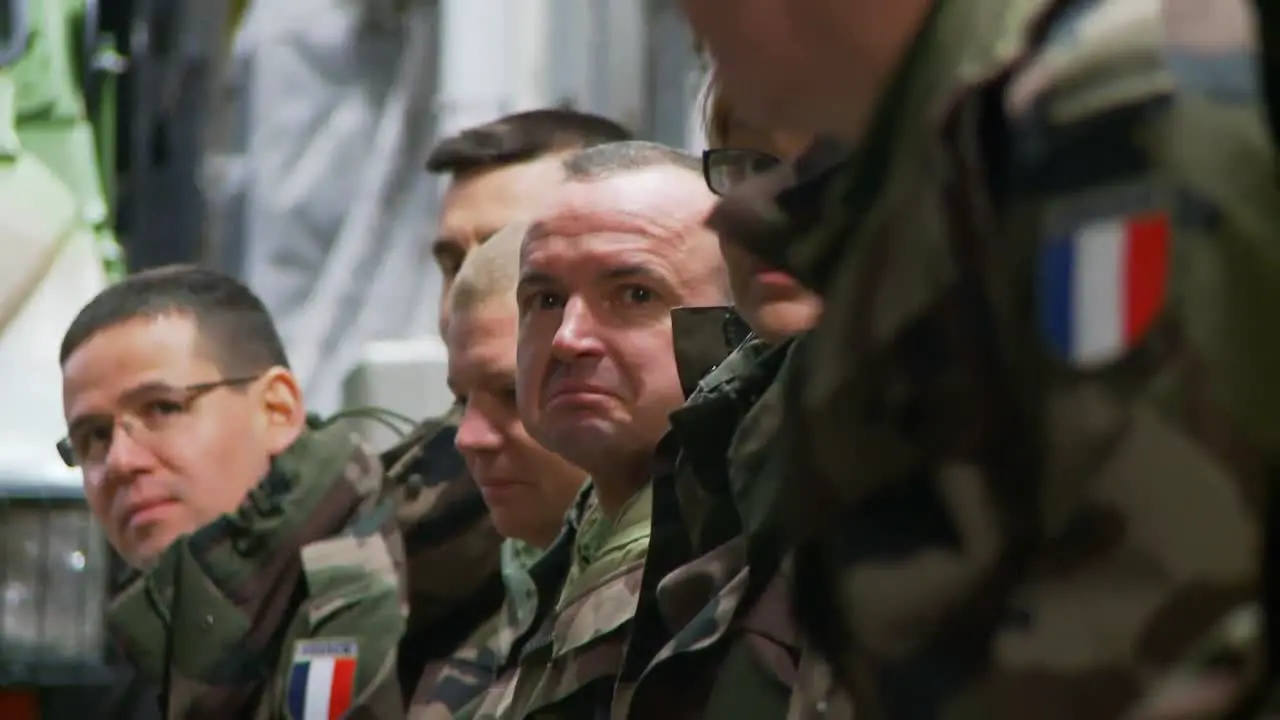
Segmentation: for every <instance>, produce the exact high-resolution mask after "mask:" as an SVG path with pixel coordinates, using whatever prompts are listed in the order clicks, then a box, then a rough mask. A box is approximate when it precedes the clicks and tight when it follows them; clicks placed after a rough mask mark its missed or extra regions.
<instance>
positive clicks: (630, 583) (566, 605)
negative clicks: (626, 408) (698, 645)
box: [471, 482, 652, 720]
mask: <svg viewBox="0 0 1280 720" xmlns="http://www.w3.org/2000/svg"><path fill="white" fill-rule="evenodd" d="M651 499H652V494H651V491H650V489H649V487H648V486H646V487H645V489H643V490H641V491H640V492H639V493H637V494H636V496H635V497H633V498H632V499H631V500H630V501H629V502H628V503H627V505H625V506H624V507H623V508H622V509H621V510H620V511H619V514H618V517H617V518H616V519H613V520H611V519H609V518H607V517H605V516H604V514H603V512H601V510H600V508H599V505H598V504H597V503H596V499H595V492H594V490H593V486H592V484H591V483H590V482H588V483H586V485H585V486H584V487H583V490H582V492H581V494H580V495H579V497H578V500H577V501H576V502H575V503H574V506H573V508H572V509H571V510H570V512H569V516H568V518H567V519H566V521H565V527H564V529H563V531H562V532H561V534H560V537H558V538H557V539H556V541H555V542H554V543H553V544H552V545H551V547H549V548H548V549H547V551H546V552H545V553H544V554H543V556H542V557H541V558H540V559H539V560H538V562H537V563H535V564H534V565H533V567H532V568H530V571H529V573H530V576H531V577H532V578H533V582H534V587H535V588H536V590H537V600H536V609H535V611H534V613H533V617H532V620H531V622H530V624H529V629H528V630H527V631H526V632H524V633H523V634H521V635H520V637H518V638H517V639H516V640H515V642H514V643H513V645H512V646H511V648H510V651H509V653H508V657H507V658H506V659H505V662H503V664H502V666H501V670H500V671H499V676H498V679H497V680H496V681H495V682H494V683H493V685H492V686H490V688H489V689H488V690H487V691H486V692H485V694H484V697H483V698H482V699H481V701H480V702H479V703H478V704H477V706H476V708H475V711H474V712H473V713H472V714H471V717H474V718H476V719H477V720H499V719H500V720H522V719H523V718H531V717H537V718H566V719H569V718H584V717H599V716H600V715H601V714H602V713H607V712H608V707H609V702H610V699H611V698H612V697H613V690H614V685H615V683H616V681H617V677H618V672H619V670H620V668H621V663H622V658H623V652H624V650H625V648H626V644H627V640H628V638H629V637H630V626H631V620H632V617H633V615H634V613H635V608H636V603H637V596H638V595H639V591H640V577H641V572H642V569H643V566H644V558H645V554H646V552H647V550H648V545H649V532H650V517H649V515H650V504H651Z"/></svg>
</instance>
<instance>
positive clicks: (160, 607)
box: [59, 267, 405, 720]
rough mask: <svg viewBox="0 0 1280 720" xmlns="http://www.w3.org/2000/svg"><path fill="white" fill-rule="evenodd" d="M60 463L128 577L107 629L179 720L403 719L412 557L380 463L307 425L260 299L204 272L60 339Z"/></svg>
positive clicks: (89, 318) (127, 286)
mask: <svg viewBox="0 0 1280 720" xmlns="http://www.w3.org/2000/svg"><path fill="white" fill-rule="evenodd" d="M61 364H62V374H63V408H64V412H65V414H66V419H67V438H66V439H65V440H64V441H62V442H60V443H59V450H60V451H61V452H62V453H63V457H64V459H65V460H66V461H67V462H68V463H69V464H71V465H73V466H77V467H79V468H80V469H81V471H82V473H83V475H84V489H85V495H86V497H87V499H88V502H89V506H90V508H91V509H92V511H93V513H94V515H95V516H96V518H97V519H98V521H99V522H100V523H101V526H102V528H103V530H104V531H105V533H106V536H107V539H108V540H109V541H110V543H111V545H112V546H113V547H114V548H115V549H116V550H117V551H118V552H119V554H120V555H121V556H122V557H123V558H124V560H125V561H126V562H127V563H128V564H129V565H130V566H131V567H132V571H131V572H130V573H128V574H127V576H126V577H125V578H123V580H122V581H121V582H120V583H119V585H118V587H115V588H113V591H112V597H111V602H110V605H109V609H108V623H109V626H110V628H111V631H112V633H113V635H114V636H115V637H116V638H117V639H118V640H119V642H120V644H121V645H122V646H123V649H124V651H125V654H126V655H127V656H128V657H129V658H130V660H131V661H132V662H133V663H135V664H136V665H137V666H138V667H139V669H140V671H141V672H142V673H143V674H144V675H145V676H147V677H148V678H149V679H150V680H151V681H154V682H158V683H159V684H160V689H161V711H162V713H163V714H164V716H165V717H171V718H184V719H186V718H210V719H214V718H216V719H218V720H224V719H226V718H250V717H257V718H277V717H288V718H295V719H306V720H311V719H312V718H333V717H339V716H341V717H347V718H353V719H359V718H367V719H369V720H374V719H377V720H382V719H383V718H399V717H403V716H404V710H403V701H402V698H401V694H400V688H399V684H398V682H397V679H396V672H395V659H396V645H397V642H398V640H399V638H400V635H401V633H402V631H403V629H404V613H405V608H404V606H403V601H402V598H401V590H400V587H401V583H400V578H399V569H398V566H399V565H400V563H401V560H402V553H403V548H402V546H401V544H400V538H399V536H398V535H397V534H396V532H395V523H394V520H393V519H392V517H391V514H390V512H389V508H387V507H385V506H380V505H379V504H378V497H379V491H380V487H381V481H382V474H381V468H380V466H379V464H378V461H377V460H376V459H375V458H373V457H371V456H369V455H368V454H366V453H365V452H364V451H363V450H362V449H361V447H360V446H359V444H358V443H357V441H356V440H355V439H354V438H353V437H352V436H351V435H350V434H349V433H348V432H346V431H344V430H342V429H340V428H339V427H337V426H336V425H330V426H325V425H323V424H320V423H314V422H313V423H309V422H308V420H307V417H306V411H305V409H304V406H303V401H302V393H301V391H300V390H299V386H298V382H297V380H296V379H295V378H294V376H293V374H292V373H291V372H290V370H289V364H288V361H287V360H286V358H285V356H284V351H283V349H282V347H281V344H280V338H279V337H278V335H277V334H276V329H275V327H274V325H273V323H272V321H271V318H270V317H269V316H268V315H267V312H266V310H265V309H264V308H263V306H262V303H261V302H260V301H259V300H258V298H257V297H255V296H254V295H253V293H251V292H250V291H249V290H248V289H247V288H245V287H244V286H243V285H241V284H240V283H239V282H237V281H235V280H233V279H232V278H229V277H226V276H224V275H220V274H218V273H215V272H211V271H208V270H202V269H198V268H192V267H170V268H162V269H157V270H152V271H147V272H143V273H139V274H137V275H133V276H131V277H129V278H127V279H126V280H124V281H123V282H121V283H119V284H117V285H114V286H112V287H109V288H107V289H106V290H103V291H102V292H101V293H99V294H98V296H97V297H95V298H94V299H93V300H92V301H90V302H89V304H88V305H86V306H85V307H84V309H82V310H81V311H80V314H79V315H78V316H77V317H76V319H75V320H74V321H73V322H72V324H71V326H70V328H69V329H68V330H67V332H66V335H65V337H64V338H63V341H62V349H61Z"/></svg>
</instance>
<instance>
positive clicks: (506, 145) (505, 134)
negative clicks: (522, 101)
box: [427, 108, 633, 175]
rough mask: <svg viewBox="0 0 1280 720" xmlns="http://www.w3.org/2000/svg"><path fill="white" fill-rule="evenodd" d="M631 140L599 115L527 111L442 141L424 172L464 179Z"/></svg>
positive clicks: (562, 110) (432, 153)
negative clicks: (558, 153)
mask: <svg viewBox="0 0 1280 720" xmlns="http://www.w3.org/2000/svg"><path fill="white" fill-rule="evenodd" d="M632 137H633V136H632V134H631V131H630V130H628V129H626V128H625V127H623V126H621V125H619V124H618V123H616V122H614V121H612V120H610V119H608V118H606V117H601V116H599V115H591V114H589V113H581V112H577V111H576V110H564V109H558V108H556V109H544V110H530V111H529V112H522V113H516V114H514V115H507V116H505V117H501V118H498V119H497V120H494V121H493V122H490V123H485V124H484V125H477V126H476V127H473V128H468V129H466V130H463V131H462V132H460V133H458V134H457V135H454V136H453V137H449V138H445V139H444V140H441V141H440V142H439V143H438V144H437V145H436V146H435V148H433V149H432V150H431V154H430V155H428V156H427V170H428V171H429V172H432V173H437V174H442V173H451V174H453V175H465V174H467V173H471V172H475V171H477V170H489V169H492V168H497V167H502V166H505V165H514V164H515V163H518V162H524V161H525V160H532V159H534V158H537V157H539V156H542V155H546V154H547V153H551V152H556V151H560V150H574V149H577V148H586V147H592V146H593V145H600V144H602V143H609V142H618V141H620V140H630V139H631V138H632Z"/></svg>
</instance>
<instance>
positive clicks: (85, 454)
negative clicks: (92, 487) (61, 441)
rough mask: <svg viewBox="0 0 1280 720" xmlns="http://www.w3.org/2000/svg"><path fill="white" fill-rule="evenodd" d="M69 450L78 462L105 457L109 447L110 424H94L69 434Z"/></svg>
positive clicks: (92, 460)
mask: <svg viewBox="0 0 1280 720" xmlns="http://www.w3.org/2000/svg"><path fill="white" fill-rule="evenodd" d="M68 440H69V441H70V443H71V450H72V452H74V453H75V456H76V459H77V460H78V461H80V462H94V461H96V460H99V459H101V458H103V457H106V455H107V451H108V450H109V449H110V448H111V426H110V425H94V426H91V427H87V428H85V429H83V430H80V431H78V432H76V433H75V434H73V435H71V437H70V438H68Z"/></svg>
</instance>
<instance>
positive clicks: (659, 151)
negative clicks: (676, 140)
mask: <svg viewBox="0 0 1280 720" xmlns="http://www.w3.org/2000/svg"><path fill="white" fill-rule="evenodd" d="M657 167H673V168H676V169H678V170H687V171H689V172H691V173H694V174H696V175H698V176H699V177H701V176H702V161H701V160H700V159H699V158H697V157H694V156H693V155H690V154H689V153H686V152H684V151H682V150H677V149H676V148H673V147H668V146H666V145H661V144H659V143H654V142H646V141H643V140H626V141H623V142H612V143H605V144H604V145H596V146H595V147H590V148H587V149H585V150H581V151H579V152H576V153H574V154H572V155H570V156H569V157H568V158H566V159H565V161H564V171H565V179H567V180H571V181H578V182H582V181H589V180H602V179H604V178H607V177H610V176H613V175H620V174H623V173H628V172H635V171H638V170H648V169H650V168H657Z"/></svg>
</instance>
